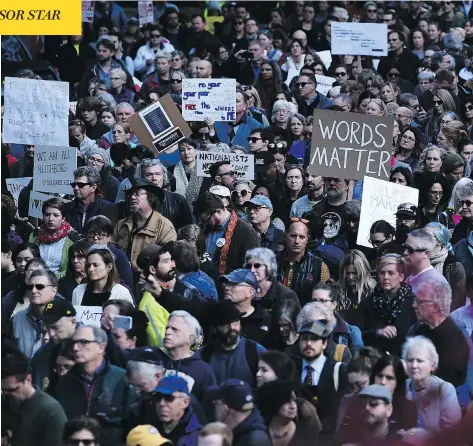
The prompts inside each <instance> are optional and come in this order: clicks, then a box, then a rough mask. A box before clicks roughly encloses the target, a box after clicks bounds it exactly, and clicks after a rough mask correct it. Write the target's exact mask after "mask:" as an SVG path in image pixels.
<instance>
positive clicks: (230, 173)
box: [217, 170, 236, 177]
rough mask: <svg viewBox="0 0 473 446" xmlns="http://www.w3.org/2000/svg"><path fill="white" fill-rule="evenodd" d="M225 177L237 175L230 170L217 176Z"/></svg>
mask: <svg viewBox="0 0 473 446" xmlns="http://www.w3.org/2000/svg"><path fill="white" fill-rule="evenodd" d="M225 175H229V176H231V177H234V176H235V175H236V173H235V172H234V171H233V170H230V172H225V173H219V174H218V175H217V176H220V177H224V176H225Z"/></svg>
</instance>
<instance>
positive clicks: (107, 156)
mask: <svg viewBox="0 0 473 446" xmlns="http://www.w3.org/2000/svg"><path fill="white" fill-rule="evenodd" d="M92 155H98V156H100V157H101V158H102V159H103V160H104V162H105V164H104V167H109V166H110V154H109V153H108V152H107V151H106V150H104V149H101V148H99V147H97V148H95V149H92V150H91V151H90V152H89V155H88V157H87V159H89V158H90V157H91V156H92Z"/></svg>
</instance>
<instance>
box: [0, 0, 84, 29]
mask: <svg viewBox="0 0 473 446" xmlns="http://www.w3.org/2000/svg"><path fill="white" fill-rule="evenodd" d="M0 33H1V34H3V35H78V34H82V6H81V0H42V1H41V2H39V1H38V0H20V1H19V0H1V2H0Z"/></svg>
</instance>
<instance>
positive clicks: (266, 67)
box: [256, 60, 282, 113]
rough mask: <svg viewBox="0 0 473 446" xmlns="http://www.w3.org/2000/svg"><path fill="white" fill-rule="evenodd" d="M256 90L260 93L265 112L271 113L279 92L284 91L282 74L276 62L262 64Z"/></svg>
mask: <svg viewBox="0 0 473 446" xmlns="http://www.w3.org/2000/svg"><path fill="white" fill-rule="evenodd" d="M256 89H257V90H258V91H259V95H260V99H261V106H262V108H263V110H264V111H265V112H266V113H269V111H270V110H272V106H273V104H274V102H275V101H276V96H277V94H278V92H279V91H280V90H281V89H282V72H281V68H279V65H278V64H277V62H276V61H273V60H267V61H264V62H262V63H261V65H260V74H259V76H258V78H257V80H256Z"/></svg>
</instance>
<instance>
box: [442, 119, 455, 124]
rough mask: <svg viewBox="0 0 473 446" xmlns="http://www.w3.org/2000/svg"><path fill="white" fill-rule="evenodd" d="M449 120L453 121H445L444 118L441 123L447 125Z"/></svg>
mask: <svg viewBox="0 0 473 446" xmlns="http://www.w3.org/2000/svg"><path fill="white" fill-rule="evenodd" d="M449 122H452V121H445V120H444V119H442V120H441V121H440V125H447V124H448V123H449Z"/></svg>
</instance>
